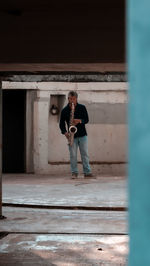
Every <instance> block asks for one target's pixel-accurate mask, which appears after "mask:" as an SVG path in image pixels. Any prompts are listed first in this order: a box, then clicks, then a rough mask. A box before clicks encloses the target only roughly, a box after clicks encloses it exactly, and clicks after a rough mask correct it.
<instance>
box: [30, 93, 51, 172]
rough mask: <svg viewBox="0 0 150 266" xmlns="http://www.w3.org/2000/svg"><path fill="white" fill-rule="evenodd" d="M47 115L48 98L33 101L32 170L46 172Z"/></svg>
mask: <svg viewBox="0 0 150 266" xmlns="http://www.w3.org/2000/svg"><path fill="white" fill-rule="evenodd" d="M48 117H49V98H48V97H40V98H37V100H36V101H35V102H34V171H35V173H39V174H42V173H46V172H47V169H48Z"/></svg>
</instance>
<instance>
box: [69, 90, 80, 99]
mask: <svg viewBox="0 0 150 266" xmlns="http://www.w3.org/2000/svg"><path fill="white" fill-rule="evenodd" d="M70 96H71V97H73V96H75V97H76V98H78V93H77V92H76V91H69V93H68V98H69V97H70Z"/></svg>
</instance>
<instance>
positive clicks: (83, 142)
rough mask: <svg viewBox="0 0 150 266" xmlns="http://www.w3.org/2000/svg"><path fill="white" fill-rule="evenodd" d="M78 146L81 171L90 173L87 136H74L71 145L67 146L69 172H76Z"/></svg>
mask: <svg viewBox="0 0 150 266" xmlns="http://www.w3.org/2000/svg"><path fill="white" fill-rule="evenodd" d="M78 147H79V150H80V154H81V160H82V164H83V173H84V174H89V173H91V168H90V165H89V155H88V140H87V136H84V137H78V138H74V142H73V145H72V146H69V152H70V165H71V172H72V173H76V174H78V166H77V150H78Z"/></svg>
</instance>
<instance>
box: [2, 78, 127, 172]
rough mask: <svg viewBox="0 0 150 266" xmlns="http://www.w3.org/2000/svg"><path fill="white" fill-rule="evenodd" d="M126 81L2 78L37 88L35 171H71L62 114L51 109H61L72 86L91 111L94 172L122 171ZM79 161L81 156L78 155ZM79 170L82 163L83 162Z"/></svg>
mask: <svg viewBox="0 0 150 266" xmlns="http://www.w3.org/2000/svg"><path fill="white" fill-rule="evenodd" d="M126 86H127V85H126V83H125V82H109V83H108V82H107V83H106V82H101V83H98V82H97V83H91V82H89V83H69V82H3V88H4V89H6V88H9V89H10V87H11V88H14V87H15V88H16V89H17V88H18V89H21V88H26V89H29V90H31V89H32V90H35V91H37V98H36V100H35V102H34V169H35V172H36V173H56V171H62V173H69V171H70V169H69V154H68V146H67V141H66V138H65V137H64V136H63V135H61V134H60V130H59V115H56V116H53V115H52V114H51V113H50V111H49V110H50V107H51V105H52V104H56V105H57V106H58V107H59V108H60V109H62V107H63V106H64V105H65V104H66V103H67V97H66V96H67V94H68V92H69V90H76V91H77V92H78V95H79V102H81V103H83V104H85V105H86V107H87V109H88V112H89V118H90V121H89V124H88V125H87V131H88V140H89V155H90V161H91V164H92V168H93V171H94V172H100V173H108V174H109V173H111V174H113V173H114V174H123V173H125V165H126V162H127V150H126V147H127V121H126V104H127V87H126ZM78 160H79V161H80V156H78ZM80 171H81V172H82V167H81V165H80Z"/></svg>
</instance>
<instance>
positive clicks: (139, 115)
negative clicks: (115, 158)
mask: <svg viewBox="0 0 150 266" xmlns="http://www.w3.org/2000/svg"><path fill="white" fill-rule="evenodd" d="M127 61H128V71H129V112H128V118H129V234H130V255H129V265H130V266H142V265H143V266H149V265H150V1H149V0H143V1H141V0H128V1H127Z"/></svg>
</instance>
